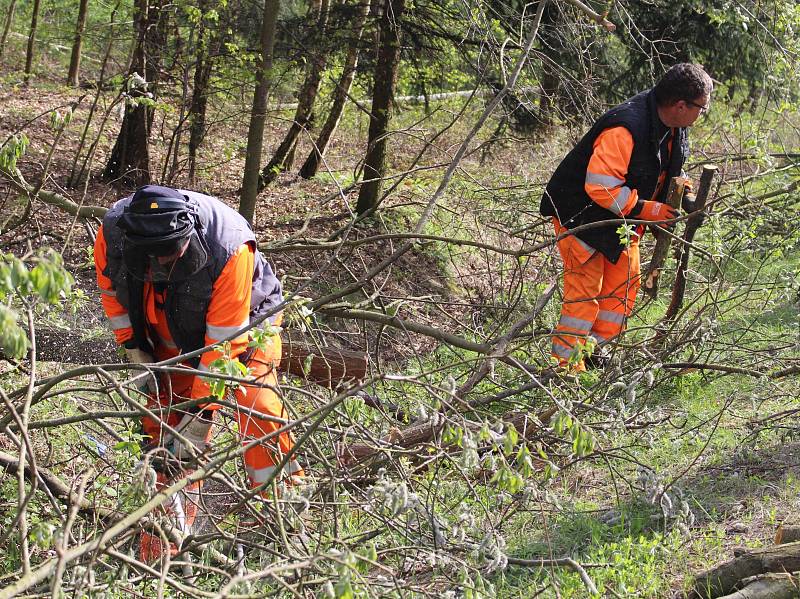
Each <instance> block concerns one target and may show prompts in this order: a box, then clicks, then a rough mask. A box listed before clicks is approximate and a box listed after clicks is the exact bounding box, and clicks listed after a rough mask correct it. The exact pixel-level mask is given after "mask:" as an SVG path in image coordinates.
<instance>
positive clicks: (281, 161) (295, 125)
mask: <svg viewBox="0 0 800 599" xmlns="http://www.w3.org/2000/svg"><path fill="white" fill-rule="evenodd" d="M329 12H330V2H329V0H323V2H322V4H321V5H320V8H319V16H318V18H317V27H316V34H315V35H314V36H313V39H312V40H311V43H310V44H309V46H311V47H314V46H316V45H317V44H319V43H320V42H322V41H323V40H324V33H325V27H326V26H327V23H328V14H329ZM327 62H328V53H327V52H325V51H317V52H315V53H314V55H313V57H312V58H311V60H310V61H309V63H308V70H307V71H306V77H305V80H304V81H303V85H302V87H301V88H300V92H299V93H298V97H297V109H296V110H295V113H294V120H293V121H292V126H291V127H289V130H288V131H287V132H286V135H285V136H284V138H283V141H282V142H281V144H280V145H279V146H278V149H277V150H275V154H274V155H273V156H272V159H271V160H270V161H269V162H268V163H267V165H266V166H265V167H264V169H263V170H262V171H261V178H260V179H259V181H258V190H259V191H261V190H263V189H264V188H265V187H266V186H267V185H269V184H270V183H272V182H273V181H274V180H275V179H276V178H277V177H278V175H279V174H280V173H282V172H283V171H285V170H288V169H290V168H292V162H293V161H294V152H295V148H296V146H297V138H298V137H299V135H300V132H301V131H304V130H305V129H306V128H307V127H309V126H310V125H311V123H312V122H313V120H314V112H313V110H314V102H315V100H316V99H317V94H318V93H319V86H320V82H321V81H322V71H323V70H324V69H325V65H326V64H327Z"/></svg>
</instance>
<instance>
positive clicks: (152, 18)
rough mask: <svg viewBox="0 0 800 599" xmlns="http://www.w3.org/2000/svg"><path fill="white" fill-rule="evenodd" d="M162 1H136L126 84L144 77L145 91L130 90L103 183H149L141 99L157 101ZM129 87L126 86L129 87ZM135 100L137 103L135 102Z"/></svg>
mask: <svg viewBox="0 0 800 599" xmlns="http://www.w3.org/2000/svg"><path fill="white" fill-rule="evenodd" d="M163 3H164V0H138V1H137V10H136V30H137V34H138V39H137V43H136V47H135V48H134V51H133V58H132V60H131V67H130V70H129V72H128V82H130V81H131V78H132V76H133V75H134V74H138V75H143V76H144V79H145V81H146V82H147V83H146V86H145V87H144V88H139V87H137V88H134V89H130V90H129V94H128V95H129V97H130V100H129V101H127V102H126V104H125V115H124V117H123V119H122V126H121V127H120V132H119V135H118V136H117V141H116V143H115V144H114V148H113V149H112V151H111V156H110V157H109V159H108V163H107V164H106V166H105V169H104V170H103V179H105V180H106V181H114V182H117V183H120V184H123V185H130V186H133V187H138V186H140V185H146V184H147V183H150V179H151V176H150V149H149V140H150V127H151V126H152V124H153V114H154V112H153V108H152V106H149V105H148V104H147V103H141V99H143V98H146V96H147V94H150V96H151V97H152V99H155V98H156V94H157V91H158V80H159V73H160V70H161V68H160V67H161V55H162V52H163V50H164V46H165V45H166V39H165V38H166V33H165V24H166V18H165V16H164V15H165V11H163V10H162V8H163ZM128 84H129V83H128ZM137 100H140V101H139V102H137Z"/></svg>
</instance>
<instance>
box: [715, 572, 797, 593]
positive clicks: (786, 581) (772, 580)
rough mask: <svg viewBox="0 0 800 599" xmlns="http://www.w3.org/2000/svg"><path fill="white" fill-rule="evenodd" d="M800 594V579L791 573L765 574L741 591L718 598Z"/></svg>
mask: <svg viewBox="0 0 800 599" xmlns="http://www.w3.org/2000/svg"><path fill="white" fill-rule="evenodd" d="M798 596H800V581H798V579H797V577H795V576H792V575H791V574H786V573H780V574H764V575H763V576H758V577H756V578H755V580H753V581H752V582H748V583H747V584H746V586H744V587H743V588H742V590H740V591H736V592H735V593H731V594H730V595H725V596H723V597H719V598H718V599H795V598H796V597H798Z"/></svg>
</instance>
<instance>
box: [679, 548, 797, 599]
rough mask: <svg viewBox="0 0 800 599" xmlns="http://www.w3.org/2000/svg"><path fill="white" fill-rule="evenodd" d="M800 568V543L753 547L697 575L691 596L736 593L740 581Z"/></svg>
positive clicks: (706, 597)
mask: <svg viewBox="0 0 800 599" xmlns="http://www.w3.org/2000/svg"><path fill="white" fill-rule="evenodd" d="M797 571H800V543H787V544H785V545H774V546H772V547H765V548H763V549H753V550H751V551H748V552H746V553H744V554H743V555H741V556H739V557H735V558H733V559H732V560H729V561H727V562H725V563H724V564H720V565H719V566H716V567H714V568H711V569H710V570H706V571H705V572H702V573H701V574H698V576H697V578H695V581H694V585H693V589H692V591H691V592H690V593H689V595H688V597H689V598H690V599H710V598H712V597H722V596H724V595H727V594H730V593H733V592H734V591H735V590H736V587H737V586H738V585H739V583H740V581H741V580H744V579H746V578H750V577H752V576H759V575H761V574H766V573H768V572H797Z"/></svg>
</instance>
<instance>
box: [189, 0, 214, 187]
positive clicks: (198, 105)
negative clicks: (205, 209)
mask: <svg viewBox="0 0 800 599" xmlns="http://www.w3.org/2000/svg"><path fill="white" fill-rule="evenodd" d="M207 4H208V3H207V0H203V1H202V2H201V4H200V9H201V10H202V11H203V12H204V13H205V11H206V7H207ZM221 44H222V38H221V36H220V35H219V34H215V32H214V31H213V30H212V29H211V28H210V27H208V26H207V24H206V22H205V19H203V20H201V21H200V27H199V31H198V33H197V53H196V57H195V61H196V64H195V69H194V83H193V89H192V100H191V103H190V105H189V158H188V163H189V164H188V168H189V185H190V186H193V185H194V182H195V171H196V169H197V152H198V150H199V149H200V145H201V144H202V143H203V137H204V136H205V129H206V109H207V107H208V94H209V89H208V84H209V82H210V81H211V73H212V72H213V71H214V57H215V56H216V55H217V53H218V52H219V49H220V47H221Z"/></svg>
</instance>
